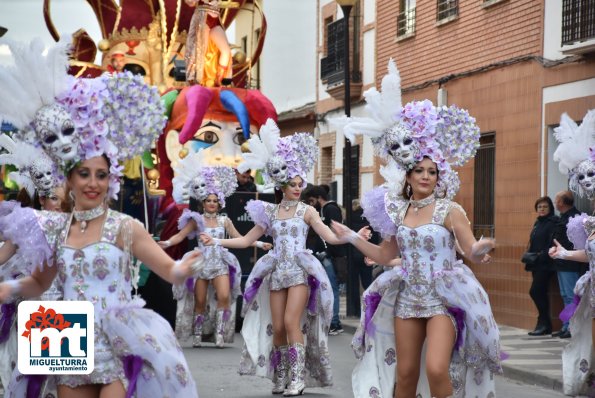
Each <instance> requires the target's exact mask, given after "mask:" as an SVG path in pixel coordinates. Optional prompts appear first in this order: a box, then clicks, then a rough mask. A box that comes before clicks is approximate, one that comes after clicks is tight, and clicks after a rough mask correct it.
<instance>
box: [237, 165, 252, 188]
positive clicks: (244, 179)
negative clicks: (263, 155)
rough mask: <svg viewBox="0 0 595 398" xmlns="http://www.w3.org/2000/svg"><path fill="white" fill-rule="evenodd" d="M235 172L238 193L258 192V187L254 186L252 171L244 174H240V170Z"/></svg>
mask: <svg viewBox="0 0 595 398" xmlns="http://www.w3.org/2000/svg"><path fill="white" fill-rule="evenodd" d="M235 172H236V178H237V180H238V187H237V189H236V192H256V185H255V184H254V180H253V179H252V175H251V174H250V170H247V171H245V172H243V173H240V172H239V171H238V170H235Z"/></svg>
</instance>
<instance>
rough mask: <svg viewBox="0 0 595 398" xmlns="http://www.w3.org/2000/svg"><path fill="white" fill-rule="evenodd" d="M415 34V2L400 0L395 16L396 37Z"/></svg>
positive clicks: (413, 0)
mask: <svg viewBox="0 0 595 398" xmlns="http://www.w3.org/2000/svg"><path fill="white" fill-rule="evenodd" d="M414 33H415V0H400V1H399V15H398V16H397V37H403V36H410V35H413V34H414Z"/></svg>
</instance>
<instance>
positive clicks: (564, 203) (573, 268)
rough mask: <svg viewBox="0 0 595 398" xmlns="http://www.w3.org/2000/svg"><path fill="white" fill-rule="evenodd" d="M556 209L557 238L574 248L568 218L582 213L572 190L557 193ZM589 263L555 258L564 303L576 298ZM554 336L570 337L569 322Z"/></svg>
mask: <svg viewBox="0 0 595 398" xmlns="http://www.w3.org/2000/svg"><path fill="white" fill-rule="evenodd" d="M554 203H555V206H556V210H558V211H559V212H560V220H559V222H558V225H557V226H556V233H555V235H554V236H555V238H556V240H557V241H558V242H560V244H561V245H562V246H563V247H565V248H566V249H567V250H573V249H574V246H573V245H572V243H571V242H570V240H569V239H568V236H567V235H566V226H567V224H568V220H569V219H571V218H572V217H574V216H576V215H577V214H580V212H579V211H578V210H577V209H576V207H574V196H573V195H572V192H570V191H561V192H558V193H557V194H556V197H555V200H554ZM588 266H589V264H588V263H579V262H577V261H570V260H561V259H558V260H554V269H555V270H556V271H557V273H558V285H559V286H560V295H561V296H562V300H564V305H565V306H566V305H568V304H570V303H572V299H573V298H574V286H575V285H576V282H577V281H578V278H580V276H581V275H582V274H584V273H585V272H586V271H587V267H588ZM552 336H553V337H556V336H557V337H560V338H561V339H567V338H569V337H570V330H568V322H564V324H563V325H562V329H560V330H559V331H558V332H555V333H553V334H552Z"/></svg>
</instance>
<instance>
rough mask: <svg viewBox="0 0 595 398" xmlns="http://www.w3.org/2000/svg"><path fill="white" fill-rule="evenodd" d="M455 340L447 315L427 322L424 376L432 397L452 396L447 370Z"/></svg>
mask: <svg viewBox="0 0 595 398" xmlns="http://www.w3.org/2000/svg"><path fill="white" fill-rule="evenodd" d="M455 338H456V332H455V328H454V325H453V323H452V320H451V319H450V318H449V317H448V316H447V315H437V316H434V317H432V318H430V319H429V320H428V322H427V325H426V339H427V350H426V374H427V375H428V382H429V384H430V392H431V394H432V397H437V398H445V397H449V396H451V395H452V383H451V381H450V376H449V373H448V368H449V365H450V358H451V356H452V350H453V347H454V342H455Z"/></svg>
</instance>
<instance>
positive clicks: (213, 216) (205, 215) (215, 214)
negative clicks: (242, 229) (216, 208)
mask: <svg viewBox="0 0 595 398" xmlns="http://www.w3.org/2000/svg"><path fill="white" fill-rule="evenodd" d="M202 216H203V217H204V218H217V216H218V214H217V213H207V212H206V211H205V212H204V214H203V215H202Z"/></svg>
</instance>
